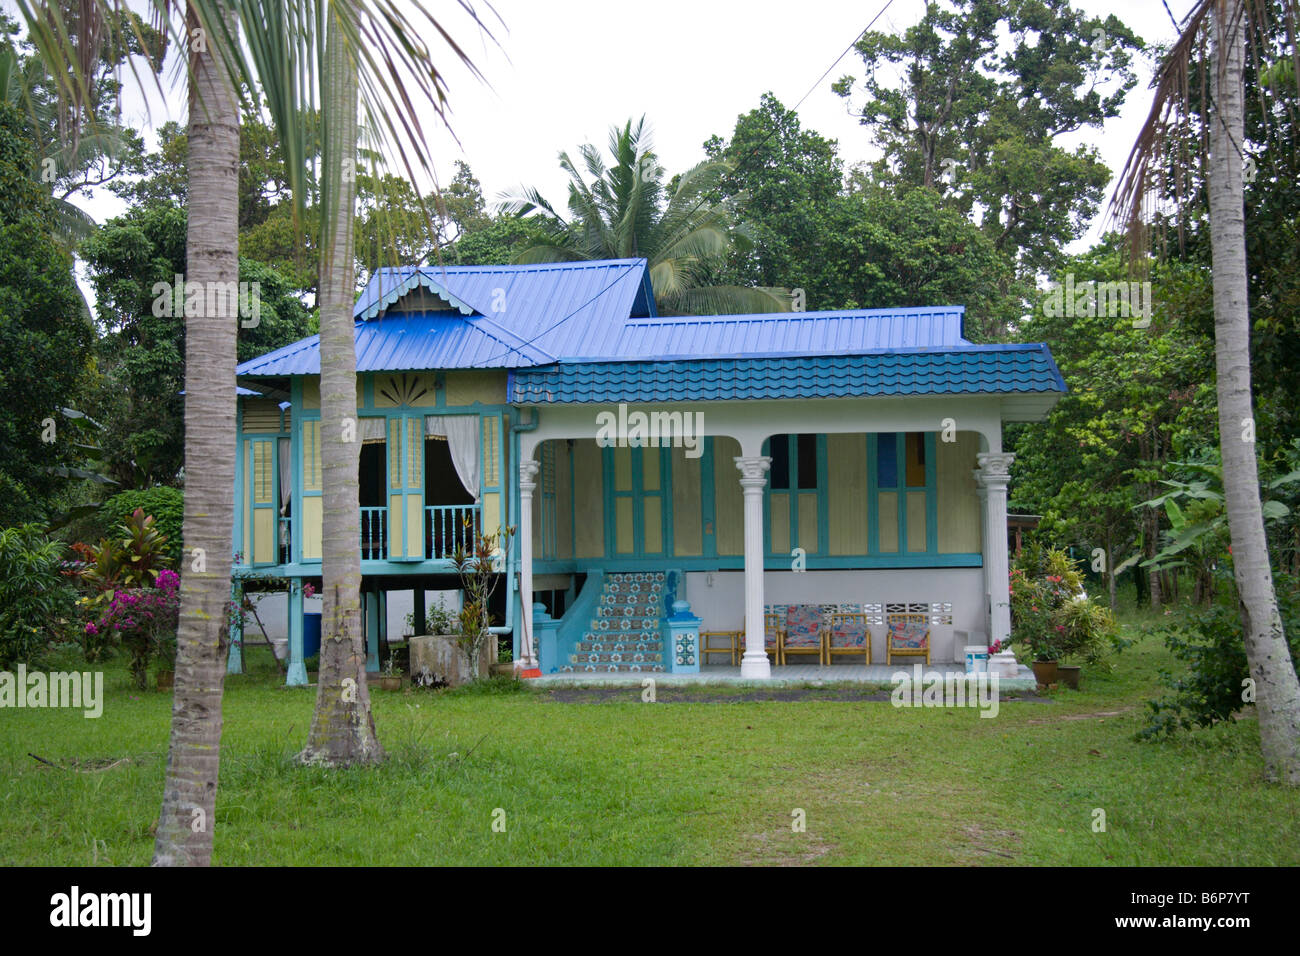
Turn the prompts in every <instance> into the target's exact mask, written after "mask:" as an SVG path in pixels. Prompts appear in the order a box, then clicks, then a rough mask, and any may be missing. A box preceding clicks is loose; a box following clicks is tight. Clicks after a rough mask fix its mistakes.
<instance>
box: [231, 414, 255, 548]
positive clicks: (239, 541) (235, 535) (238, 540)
mask: <svg viewBox="0 0 1300 956" xmlns="http://www.w3.org/2000/svg"><path fill="white" fill-rule="evenodd" d="M235 436H236V437H235V526H234V527H233V528H232V529H231V536H230V541H231V548H230V550H231V555H232V557H233V556H234V555H236V554H244V516H245V514H246V513H247V509H248V495H247V493H246V491H245V488H244V400H243V399H242V398H241V399H240V400H239V401H238V402H236V403H235ZM245 557H248V555H246V554H245ZM244 563H246V564H251V563H252V562H251V561H247V562H244Z"/></svg>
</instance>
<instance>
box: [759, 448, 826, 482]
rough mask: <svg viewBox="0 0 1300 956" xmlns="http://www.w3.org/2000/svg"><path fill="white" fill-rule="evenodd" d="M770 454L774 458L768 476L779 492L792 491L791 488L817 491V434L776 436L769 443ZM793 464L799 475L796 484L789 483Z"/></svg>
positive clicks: (795, 471) (796, 474) (796, 473)
mask: <svg viewBox="0 0 1300 956" xmlns="http://www.w3.org/2000/svg"><path fill="white" fill-rule="evenodd" d="M792 445H793V447H791V446H792ZM768 455H770V456H771V458H772V464H771V466H770V467H769V468H768V473H767V474H768V484H769V485H770V486H771V487H772V488H774V489H776V490H777V491H789V490H790V488H791V487H794V488H797V489H799V490H801V491H813V490H816V488H817V436H816V435H773V436H772V437H771V438H770V439H769V440H768ZM791 462H793V464H794V473H795V476H796V477H795V480H794V482H793V484H792V483H791V480H790V466H791Z"/></svg>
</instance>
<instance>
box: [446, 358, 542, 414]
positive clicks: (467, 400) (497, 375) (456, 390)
mask: <svg viewBox="0 0 1300 956" xmlns="http://www.w3.org/2000/svg"><path fill="white" fill-rule="evenodd" d="M505 401H506V373H505V372H498V371H493V370H479V369H476V370H473V371H464V372H448V373H447V404H448V405H452V406H465V405H473V404H474V403H475V402H482V403H483V404H484V405H504V404H505ZM533 414H536V412H534V413H533Z"/></svg>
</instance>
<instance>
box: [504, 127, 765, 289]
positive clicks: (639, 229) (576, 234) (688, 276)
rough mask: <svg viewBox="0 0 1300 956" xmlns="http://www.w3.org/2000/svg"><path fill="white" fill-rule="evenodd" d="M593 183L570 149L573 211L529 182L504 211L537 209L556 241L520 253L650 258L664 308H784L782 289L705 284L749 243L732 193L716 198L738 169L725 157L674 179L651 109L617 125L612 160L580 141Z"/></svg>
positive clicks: (567, 163) (547, 258) (527, 256)
mask: <svg viewBox="0 0 1300 956" xmlns="http://www.w3.org/2000/svg"><path fill="white" fill-rule="evenodd" d="M578 152H579V154H580V155H581V157H582V162H583V165H584V166H585V168H586V170H587V173H588V174H590V176H591V177H592V181H591V183H590V184H588V183H587V181H586V179H585V178H584V177H583V174H582V172H581V171H580V170H579V169H578V166H577V164H576V163H574V161H573V159H572V158H570V156H569V154H568V153H567V152H562V153H560V167H561V168H562V169H563V170H564V171H565V172H566V173H567V174H568V176H569V214H570V218H568V219H565V218H564V217H563V216H561V215H560V214H559V213H558V212H556V211H555V208H554V207H553V206H551V204H550V203H549V202H547V201H546V199H545V198H544V197H543V196H542V194H541V192H540V191H538V190H537V189H536V188H532V187H525V188H522V189H521V190H520V192H519V195H517V196H513V197H509V198H508V199H507V200H506V202H504V203H503V204H502V207H503V209H504V210H505V211H507V212H510V213H514V214H516V215H524V216H533V217H535V218H536V219H537V220H538V221H539V222H540V224H541V225H542V226H543V227H544V228H545V229H546V230H547V232H548V233H550V241H548V242H546V243H539V244H537V245H534V246H531V247H529V248H527V249H525V250H524V251H523V252H521V253H520V254H519V255H518V256H517V257H516V259H515V261H516V262H521V263H522V262H562V261H566V260H576V259H631V258H644V259H646V260H648V263H649V269H650V281H651V283H652V285H653V286H654V290H655V303H656V305H657V306H658V308H659V311H660V312H663V313H665V314H669V313H678V314H710V313H737V312H786V311H789V309H790V296H789V293H788V292H786V290H784V289H766V288H743V287H740V286H716V285H706V284H705V283H706V282H707V281H708V276H709V274H710V272H711V270H712V268H713V267H714V266H716V265H717V263H718V262H719V261H720V260H721V259H722V258H723V257H724V256H725V255H726V254H727V253H728V252H730V251H731V249H732V248H733V245H734V244H737V243H742V244H743V243H744V241H745V240H744V236H743V235H742V234H741V233H740V232H739V231H738V229H737V228H736V226H735V225H734V215H733V210H732V208H731V207H730V205H729V204H728V203H726V202H716V201H713V199H712V197H714V196H716V195H717V193H718V189H719V187H720V185H721V181H722V178H723V177H724V176H725V175H726V174H727V173H728V172H730V171H731V165H730V164H729V163H728V162H726V161H724V160H707V161H705V162H702V163H698V164H696V165H695V166H693V167H691V168H690V169H688V170H687V171H686V172H684V173H682V175H681V176H680V177H678V178H677V180H676V181H675V183H673V184H671V185H666V184H665V183H664V181H663V177H664V170H663V167H662V166H660V165H659V162H658V159H657V158H656V156H655V153H654V150H653V146H652V144H651V142H650V134H649V131H648V130H647V129H646V121H645V117H644V116H643V117H642V118H641V119H640V120H639V121H638V122H637V123H636V125H635V126H633V124H632V121H631V120H628V121H627V123H626V124H625V125H624V126H623V127H622V129H620V128H619V127H617V126H614V127H612V128H611V129H610V132H609V152H610V156H611V157H612V158H613V160H614V165H613V166H606V165H605V161H604V159H603V158H602V157H601V154H600V151H599V150H598V149H597V148H596V147H595V146H593V145H592V144H590V143H587V144H585V145H583V146H581V147H579V150H578Z"/></svg>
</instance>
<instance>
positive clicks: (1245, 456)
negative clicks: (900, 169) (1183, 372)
mask: <svg viewBox="0 0 1300 956" xmlns="http://www.w3.org/2000/svg"><path fill="white" fill-rule="evenodd" d="M1266 3H1267V0H1200V2H1199V3H1198V4H1197V5H1196V7H1195V8H1194V9H1193V10H1192V12H1191V13H1190V14H1189V15H1188V18H1187V21H1186V25H1185V27H1184V28H1183V30H1182V33H1181V35H1180V36H1179V38H1178V41H1177V42H1176V43H1175V44H1174V46H1173V48H1172V49H1171V51H1170V53H1169V55H1168V57H1167V58H1166V59H1165V62H1164V64H1163V65H1162V66H1161V69H1160V71H1159V73H1158V74H1157V77H1156V99H1155V103H1154V104H1153V106H1152V109H1151V113H1150V116H1149V117H1148V119H1147V123H1146V126H1145V127H1144V128H1143V130H1142V133H1141V134H1140V136H1139V138H1138V141H1137V143H1136V145H1135V146H1134V149H1133V153H1132V154H1131V155H1130V157H1129V160H1128V164H1127V166H1126V168H1125V171H1124V176H1123V177H1122V187H1121V189H1120V190H1119V191H1118V192H1117V193H1116V204H1117V205H1120V204H1125V205H1127V210H1126V214H1127V216H1128V218H1129V222H1130V225H1131V226H1132V227H1134V228H1135V229H1137V230H1139V231H1140V225H1139V224H1140V221H1141V214H1142V211H1143V204H1144V200H1145V195H1146V187H1147V183H1148V172H1149V170H1151V169H1152V167H1153V166H1154V165H1156V164H1157V163H1158V162H1159V161H1160V160H1161V159H1162V158H1163V157H1164V153H1163V150H1164V148H1165V145H1166V142H1165V137H1164V135H1163V131H1164V129H1165V128H1166V125H1167V120H1168V118H1169V117H1170V116H1177V115H1185V114H1186V113H1187V112H1188V110H1189V103H1188V99H1189V84H1188V82H1187V77H1188V72H1189V67H1190V64H1191V62H1192V58H1193V56H1194V54H1195V52H1196V51H1197V49H1198V48H1200V43H1199V40H1200V38H1201V37H1202V36H1203V33H1208V34H1209V40H1210V49H1211V54H1212V58H1211V62H1210V64H1209V75H1210V93H1211V97H1210V106H1209V120H1208V122H1209V126H1210V130H1209V134H1210V136H1209V138H1210V155H1209V160H1208V168H1207V182H1206V191H1207V194H1208V198H1209V208H1210V245H1211V253H1212V259H1213V285H1214V338H1215V360H1216V365H1217V385H1216V387H1217V390H1218V403H1219V448H1220V450H1221V452H1222V456H1223V486H1224V497H1225V501H1226V510H1227V514H1228V528H1229V532H1230V536H1231V539H1232V566H1233V573H1234V576H1235V578H1236V583H1237V593H1238V595H1239V596H1240V600H1241V608H1242V621H1243V625H1244V626H1243V631H1244V641H1245V647H1246V658H1247V661H1248V663H1249V665H1250V674H1251V677H1252V679H1253V680H1254V682H1255V689H1256V708H1257V711H1258V714H1259V730H1260V747H1261V750H1262V752H1263V757H1264V773H1265V776H1266V778H1267V779H1269V780H1272V781H1280V782H1284V783H1286V784H1288V785H1290V786H1293V787H1300V679H1297V676H1296V671H1295V665H1294V664H1293V663H1292V660H1291V654H1290V650H1289V648H1288V647H1287V643H1286V635H1285V634H1284V632H1283V629H1282V618H1281V615H1280V614H1279V613H1278V605H1277V594H1276V591H1275V590H1274V587H1273V572H1272V568H1271V566H1270V563H1269V554H1268V541H1267V538H1266V536H1265V532H1264V517H1263V509H1262V505H1261V503H1260V494H1259V470H1258V465H1257V462H1256V455H1255V442H1254V420H1255V418H1254V411H1253V409H1252V403H1251V372H1250V310H1249V301H1248V296H1247V276H1246V224H1245V213H1244V205H1243V196H1244V194H1243V185H1242V182H1243V168H1242V167H1243V160H1244V155H1243V149H1242V147H1243V145H1244V143H1245V121H1244V107H1243V90H1242V73H1243V69H1242V64H1243V60H1244V50H1245V37H1246V26H1247V17H1248V16H1250V17H1251V18H1252V19H1251V22H1252V23H1253V24H1255V25H1256V27H1257V28H1258V27H1260V26H1262V25H1263V24H1264V23H1265V22H1266V21H1265V19H1264V17H1265V16H1267V11H1266V10H1265V9H1263V8H1264V7H1265V5H1266ZM1298 6H1300V5H1298V4H1297V2H1296V0H1285V3H1284V11H1285V16H1287V17H1288V18H1289V29H1290V30H1291V31H1292V33H1291V36H1292V43H1293V44H1294V35H1295V34H1294V29H1295V22H1296V18H1297V8H1298ZM1292 55H1293V56H1294V57H1296V62H1295V65H1296V66H1297V67H1300V54H1297V53H1296V52H1295V50H1294V46H1293V47H1292ZM1296 75H1298V76H1300V70H1297V74H1296ZM1261 95H1263V94H1261Z"/></svg>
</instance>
